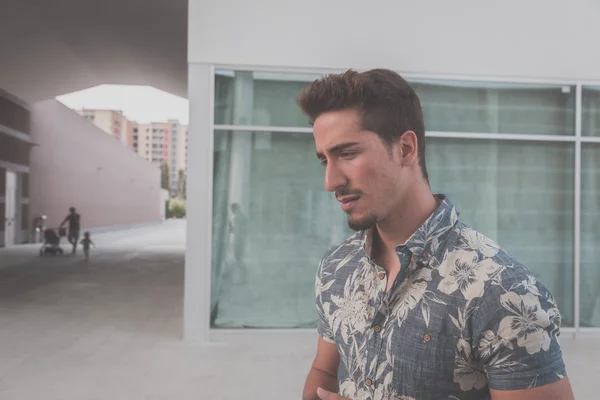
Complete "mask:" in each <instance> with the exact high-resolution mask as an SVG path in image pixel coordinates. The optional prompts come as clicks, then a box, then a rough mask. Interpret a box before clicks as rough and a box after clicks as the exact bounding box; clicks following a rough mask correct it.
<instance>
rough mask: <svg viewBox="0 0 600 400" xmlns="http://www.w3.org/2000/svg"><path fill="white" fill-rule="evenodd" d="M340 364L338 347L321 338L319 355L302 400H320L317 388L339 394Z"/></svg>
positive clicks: (318, 347) (310, 373) (307, 380)
mask: <svg viewBox="0 0 600 400" xmlns="http://www.w3.org/2000/svg"><path fill="white" fill-rule="evenodd" d="M339 364H340V353H339V352H338V349H337V347H336V345H335V344H334V343H330V342H328V341H326V340H325V339H323V338H322V337H319V342H318V344H317V355H316V357H315V360H314V361H313V364H312V367H311V368H310V372H309V373H308V377H307V378H306V383H305V384H304V393H303V394H302V400H319V399H320V398H319V396H317V388H319V387H321V388H323V389H326V390H328V391H330V392H333V393H337V391H338V379H337V370H338V366H339Z"/></svg>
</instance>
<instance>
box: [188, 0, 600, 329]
mask: <svg viewBox="0 0 600 400" xmlns="http://www.w3.org/2000/svg"><path fill="white" fill-rule="evenodd" d="M599 16H600V11H599V10H598V8H597V7H596V6H595V5H592V4H591V3H589V2H585V1H576V2H574V3H569V5H568V7H567V6H566V5H562V4H560V3H559V2H551V4H549V3H548V2H542V1H533V2H528V3H522V2H516V1H509V2H508V3H507V2H502V3H496V4H486V5H481V3H478V2H475V1H471V0H466V1H462V2H460V4H457V3H451V4H450V3H445V2H442V1H433V2H402V1H401V2H395V1H388V0H382V1H377V2H375V3H369V4H367V5H366V6H365V4H364V3H362V2H359V1H357V0H352V1H343V2H342V1H333V2H326V3H323V2H318V1H316V0H310V1H308V2H296V3H293V2H283V3H282V2H277V1H273V0H257V1H253V2H250V3H249V2H244V1H241V0H233V1H230V2H227V4H222V5H221V3H219V5H214V4H212V5H211V6H207V4H206V3H205V2H203V1H201V0H191V1H190V2H189V21H191V23H190V26H189V46H188V49H189V53H188V61H189V93H188V94H189V99H190V110H191V113H190V119H191V121H190V132H191V134H190V138H189V151H190V154H193V155H194V156H193V157H191V158H190V160H189V168H188V171H189V174H188V220H189V221H190V222H191V221H193V223H192V224H191V225H190V226H189V227H188V229H189V231H188V234H189V237H190V238H194V246H190V247H188V249H187V258H186V297H185V310H186V318H185V333H186V336H187V337H190V338H203V339H204V340H208V339H207V338H208V337H209V333H210V332H211V329H212V330H213V331H214V330H215V329H216V328H227V327H243V326H253V327H264V328H266V327H269V328H285V327H294V328H302V327H311V326H314V324H315V322H316V315H315V314H314V312H313V311H312V308H313V303H314V298H313V297H312V291H313V289H312V285H313V281H312V278H313V275H314V270H315V268H316V265H317V263H318V261H319V258H320V257H321V255H322V254H323V253H324V252H325V250H326V249H327V248H328V247H329V246H330V245H333V244H335V243H337V242H339V241H340V239H341V238H343V237H345V236H346V235H347V233H348V232H346V228H345V222H344V216H343V215H342V213H341V211H340V210H339V207H338V206H336V205H335V200H334V199H333V197H332V196H331V195H330V194H328V193H325V192H324V190H323V189H322V172H321V171H320V170H319V167H318V166H317V165H316V164H317V163H316V160H314V143H313V139H312V136H311V128H310V126H309V125H308V123H307V120H306V118H305V117H304V116H303V115H302V113H301V112H300V110H299V109H298V107H297V106H296V105H295V104H294V98H295V96H296V95H297V94H298V92H299V91H300V89H301V88H302V87H304V86H306V85H307V84H308V83H309V82H310V81H312V80H314V79H316V78H317V77H319V76H321V75H323V74H327V73H331V72H340V71H344V70H346V69H348V68H355V69H370V68H376V67H385V68H390V69H394V70H396V71H398V72H400V73H401V74H403V75H404V76H405V77H406V78H407V79H408V80H409V82H410V83H412V85H413V86H414V87H415V90H416V91H417V93H418V94H419V96H420V98H421V101H422V103H423V107H424V114H425V121H426V127H427V129H428V132H427V135H428V149H429V150H428V156H427V158H428V167H429V173H430V177H431V178H430V180H431V185H432V188H433V190H435V191H437V192H442V193H445V194H447V195H448V196H449V197H450V198H451V199H452V200H453V202H454V203H455V204H456V205H457V208H458V209H459V210H460V211H461V212H462V214H461V216H462V219H463V221H465V222H467V223H470V224H472V225H474V226H475V227H476V228H478V229H479V230H480V231H482V232H484V233H485V234H487V235H489V236H491V237H492V238H494V239H496V240H498V241H499V242H500V243H501V244H503V245H504V246H505V247H506V248H507V249H508V250H509V251H510V252H511V253H513V254H514V255H515V256H516V257H517V258H518V259H520V260H521V261H523V262H524V263H525V264H526V265H528V266H529V267H530V268H531V269H532V270H533V271H534V272H535V273H536V274H538V275H539V276H540V279H541V280H542V281H543V282H544V283H545V284H546V285H547V286H548V287H549V288H550V289H551V291H552V292H553V294H554V295H555V297H556V299H557V301H558V304H559V307H560V309H561V312H562V316H563V327H564V329H563V332H565V333H569V332H571V333H574V334H584V332H593V331H594V330H598V329H600V291H599V290H598V288H597V285H595V284H594V283H593V282H596V281H597V280H598V278H599V277H600V275H599V274H600V273H599V271H600V268H599V264H598V259H599V257H600V253H599V251H600V250H599V247H598V246H596V243H597V242H598V240H600V228H599V226H600V225H598V224H596V223H594V222H593V221H598V219H599V218H600V213H599V211H598V207H597V205H598V203H599V202H600V197H599V193H600V164H599V162H600V161H599V160H600V146H599V145H600V137H599V135H600V133H599V131H598V128H597V127H598V126H599V125H598V124H599V123H600V120H599V118H600V112H599V110H598V104H599V103H598V102H599V101H600V95H599V93H600V72H599V70H598V68H596V66H597V65H598V63H599V62H600V53H598V52H594V51H591V50H590V49H593V48H595V41H594V40H595V39H594V38H595V37H596V36H595V34H594V32H597V31H599V32H600V25H598V24H596V23H595V22H594V21H596V19H597V18H598V17H599ZM509 26H510V29H507V27H509ZM556 26H561V27H562V28H561V29H559V30H557V29H555V27H556ZM357 27H359V28H357ZM583 27H586V28H585V29H592V31H585V32H584V28H583ZM300 171H301V172H300ZM209 189H210V190H209ZM233 203H237V204H239V205H240V206H241V209H242V211H243V213H245V215H247V216H248V218H249V220H250V225H251V226H252V227H253V229H252V235H249V237H247V246H248V247H247V259H246V260H245V262H246V265H247V266H248V269H249V271H251V272H249V277H248V281H249V282H252V283H251V284H249V285H248V286H247V287H243V286H242V287H240V286H239V285H236V284H235V282H234V279H233V278H227V274H226V273H225V274H224V273H223V271H226V268H227V258H228V257H229V256H228V250H227V246H228V230H227V224H228V220H229V219H230V218H231V211H230V207H229V205H231V204H233ZM209 266H210V267H209ZM193 282H198V283H199V282H202V284H199V285H196V284H194V283H193ZM206 282H210V287H209V286H208V284H205V283H206ZM280 288H281V291H280V290H279V289H280ZM291 288H294V289H293V293H295V294H290V290H291ZM207 293H211V296H208V295H207ZM249 298H252V299H253V300H252V301H251V302H249V301H248V299H249ZM274 304H277V307H273V305H274ZM217 306H218V307H217ZM211 311H212V316H213V324H212V326H211V325H210V323H209V321H211V318H210V317H211Z"/></svg>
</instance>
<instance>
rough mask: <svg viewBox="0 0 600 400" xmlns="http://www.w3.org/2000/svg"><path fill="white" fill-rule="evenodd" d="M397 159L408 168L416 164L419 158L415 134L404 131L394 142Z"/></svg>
mask: <svg viewBox="0 0 600 400" xmlns="http://www.w3.org/2000/svg"><path fill="white" fill-rule="evenodd" d="M396 147H397V150H396V151H397V152H398V154H397V155H398V156H399V159H400V160H401V162H402V164H403V165H406V166H409V165H413V164H414V163H416V162H417V160H418V157H419V151H418V140H417V134H416V133H414V132H413V131H406V132H404V133H403V134H402V136H400V137H399V138H398V140H397V141H396Z"/></svg>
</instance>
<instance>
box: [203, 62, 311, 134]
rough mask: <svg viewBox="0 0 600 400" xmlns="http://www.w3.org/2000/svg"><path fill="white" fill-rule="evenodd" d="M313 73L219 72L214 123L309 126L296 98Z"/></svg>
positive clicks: (216, 80) (216, 84)
mask: <svg viewBox="0 0 600 400" xmlns="http://www.w3.org/2000/svg"><path fill="white" fill-rule="evenodd" d="M318 77H319V76H318V75H312V74H282V73H268V72H251V71H218V72H217V74H216V76H215V124H221V125H256V126H294V127H308V126H309V124H308V118H307V117H306V116H305V115H304V113H303V112H302V111H301V110H300V108H299V107H298V105H297V104H296V97H297V96H298V94H299V93H300V91H301V90H302V89H303V88H304V87H306V86H307V85H308V84H310V82H312V81H313V80H315V79H317V78H318Z"/></svg>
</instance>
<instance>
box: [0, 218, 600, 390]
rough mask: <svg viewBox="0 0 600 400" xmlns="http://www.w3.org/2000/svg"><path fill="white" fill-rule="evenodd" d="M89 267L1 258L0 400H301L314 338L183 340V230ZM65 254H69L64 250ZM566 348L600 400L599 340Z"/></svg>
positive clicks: (142, 240) (151, 232) (577, 383)
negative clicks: (598, 383) (599, 377)
mask: <svg viewBox="0 0 600 400" xmlns="http://www.w3.org/2000/svg"><path fill="white" fill-rule="evenodd" d="M92 239H93V240H94V241H95V242H96V244H97V245H98V247H97V248H96V249H92V259H91V261H90V262H89V263H87V264H86V263H84V262H83V260H82V257H83V256H82V255H81V254H79V255H77V256H64V257H46V258H40V257H38V256H37V249H38V246H37V245H36V246H21V247H17V248H14V249H2V250H0V399H1V400H33V399H35V400H39V399H44V400H59V399H60V400H120V399H122V400H166V399H169V400H179V399H181V400H187V399H195V400H198V399H200V400H203V399H225V400H226V399H261V400H263V399H273V400H282V399H298V398H300V394H301V390H302V385H303V381H304V378H305V375H306V372H307V371H308V368H309V366H310V363H311V361H312V357H313V354H314V351H315V344H316V333H315V332H314V330H279V331H277V330H276V331H271V330H268V331H261V330H240V331H218V332H213V340H214V342H213V343H211V344H210V345H190V344H187V343H184V342H182V341H181V340H180V338H181V331H182V329H181V327H182V299H183V262H184V248H185V222H183V221H167V222H166V223H164V224H162V225H156V226H149V227H143V228H138V229H133V230H128V231H120V232H108V233H102V234H97V235H94V236H93V238H92ZM66 247H67V246H65V249H66ZM570 338H571V335H569V334H564V335H563V339H562V345H563V349H564V353H565V359H566V361H567V366H568V372H569V375H570V376H571V379H572V381H573V384H574V387H575V390H576V397H577V398H578V399H597V398H598V396H597V393H596V392H597V390H596V388H595V385H594V382H595V379H596V373H595V371H596V370H597V369H596V365H597V359H598V358H599V357H600V340H598V337H597V336H596V337H589V338H581V339H579V340H577V341H573V340H571V339H570Z"/></svg>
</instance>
